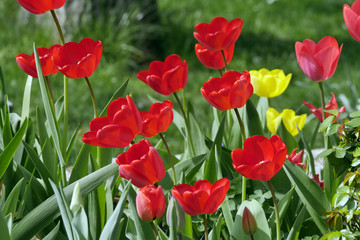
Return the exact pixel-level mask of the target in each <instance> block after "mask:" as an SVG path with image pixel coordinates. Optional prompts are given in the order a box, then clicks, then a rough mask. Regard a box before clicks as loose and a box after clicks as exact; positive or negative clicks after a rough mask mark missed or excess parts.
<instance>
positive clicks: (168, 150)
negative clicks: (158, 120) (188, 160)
mask: <svg viewBox="0 0 360 240" xmlns="http://www.w3.org/2000/svg"><path fill="white" fill-rule="evenodd" d="M159 135H160V137H161V139H162V141H163V143H164V145H165V147H166V150H167V152H168V154H169V158H170V163H171V168H172V171H173V174H174V185H176V173H175V166H174V161H173V159H172V155H171V152H170V148H169V146H168V144H167V142H166V140H165V137H164V135H162V133H159Z"/></svg>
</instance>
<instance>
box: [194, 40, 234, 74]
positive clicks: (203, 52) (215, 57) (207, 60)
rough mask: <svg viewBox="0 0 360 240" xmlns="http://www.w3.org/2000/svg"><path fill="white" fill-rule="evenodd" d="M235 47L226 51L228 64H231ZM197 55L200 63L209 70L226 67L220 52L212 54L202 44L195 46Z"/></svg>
mask: <svg viewBox="0 0 360 240" xmlns="http://www.w3.org/2000/svg"><path fill="white" fill-rule="evenodd" d="M234 48H235V45H233V46H232V47H230V48H228V49H226V50H224V53H225V59H226V63H227V64H229V63H230V62H231V60H232V58H233V55H234ZM195 53H196V56H197V58H198V59H199V61H200V62H201V63H202V64H204V65H205V66H206V67H207V68H212V69H222V68H224V67H225V63H224V57H223V55H222V53H221V52H220V51H217V52H212V51H210V50H208V49H207V48H204V47H203V46H201V44H199V43H197V44H195Z"/></svg>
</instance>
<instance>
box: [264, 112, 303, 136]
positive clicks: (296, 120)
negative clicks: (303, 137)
mask: <svg viewBox="0 0 360 240" xmlns="http://www.w3.org/2000/svg"><path fill="white" fill-rule="evenodd" d="M281 120H282V121H283V123H284V126H285V128H286V130H287V131H288V132H289V133H290V134H291V135H292V136H296V135H298V134H299V131H298V130H297V128H296V126H297V127H298V128H299V129H300V130H301V129H303V127H304V125H305V120H306V114H301V115H298V116H297V115H295V111H294V110H291V109H284V110H283V111H282V113H279V112H278V111H276V110H275V109H274V108H269V109H268V110H267V112H266V126H267V128H268V129H269V131H270V132H271V133H273V134H276V131H277V128H278V127H279V124H280V122H281Z"/></svg>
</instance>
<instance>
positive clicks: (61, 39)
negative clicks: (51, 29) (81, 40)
mask: <svg viewBox="0 0 360 240" xmlns="http://www.w3.org/2000/svg"><path fill="white" fill-rule="evenodd" d="M50 12H51V15H52V17H53V19H54V22H55V24H56V28H57V30H58V32H59V35H60V41H61V44H62V45H64V44H65V39H64V34H63V32H62V30H61V27H60V23H59V20H58V18H57V16H56V14H55V10H50Z"/></svg>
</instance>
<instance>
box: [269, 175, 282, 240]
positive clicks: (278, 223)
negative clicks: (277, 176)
mask: <svg viewBox="0 0 360 240" xmlns="http://www.w3.org/2000/svg"><path fill="white" fill-rule="evenodd" d="M268 184H269V188H270V192H271V196H272V199H273V202H274V207H275V216H276V239H277V240H280V217H279V208H278V204H277V201H276V196H275V191H274V188H273V186H272V184H271V183H270V181H268Z"/></svg>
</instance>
